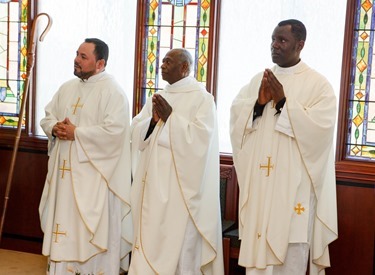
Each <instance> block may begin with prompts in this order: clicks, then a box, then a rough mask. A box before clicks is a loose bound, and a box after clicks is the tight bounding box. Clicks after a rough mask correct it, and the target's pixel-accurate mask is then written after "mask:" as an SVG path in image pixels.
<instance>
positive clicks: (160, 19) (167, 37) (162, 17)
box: [141, 0, 210, 105]
mask: <svg viewBox="0 0 375 275" xmlns="http://www.w3.org/2000/svg"><path fill="white" fill-rule="evenodd" d="M209 22H210V0H192V1H171V0H149V1H147V14H146V20H145V25H144V27H145V35H146V37H145V38H144V41H145V45H144V49H145V51H144V56H143V59H144V61H145V62H144V64H145V65H144V71H143V73H144V77H143V83H142V98H141V100H142V105H143V104H144V103H145V100H146V98H147V97H149V96H151V95H152V94H154V93H155V92H156V91H158V90H159V89H162V88H163V87H164V86H165V84H166V83H165V81H164V80H163V79H162V77H161V75H160V65H161V59H162V58H163V57H164V56H165V55H166V53H167V52H168V51H169V50H170V49H173V48H185V49H187V50H188V51H189V52H190V53H191V55H192V57H193V59H194V76H195V77H196V78H197V79H198V81H200V82H202V83H203V84H204V85H205V84H206V81H207V60H208V58H209V57H208V39H209V27H210V26H209Z"/></svg>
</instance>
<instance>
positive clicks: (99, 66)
mask: <svg viewBox="0 0 375 275" xmlns="http://www.w3.org/2000/svg"><path fill="white" fill-rule="evenodd" d="M104 67H105V61H104V59H99V60H98V61H96V69H97V70H99V71H101V70H103V69H104Z"/></svg>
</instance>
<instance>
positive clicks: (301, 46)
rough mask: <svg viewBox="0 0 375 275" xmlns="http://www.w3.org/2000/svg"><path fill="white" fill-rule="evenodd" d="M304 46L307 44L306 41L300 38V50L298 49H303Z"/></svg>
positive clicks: (298, 47)
mask: <svg viewBox="0 0 375 275" xmlns="http://www.w3.org/2000/svg"><path fill="white" fill-rule="evenodd" d="M304 46H305V41H303V40H300V41H299V42H298V46H297V50H298V51H302V49H303V47H304Z"/></svg>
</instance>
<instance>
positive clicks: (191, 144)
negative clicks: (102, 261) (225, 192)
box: [129, 77, 223, 275]
mask: <svg viewBox="0 0 375 275" xmlns="http://www.w3.org/2000/svg"><path fill="white" fill-rule="evenodd" d="M160 94H161V95H162V96H163V97H164V98H165V99H166V100H167V101H168V103H169V104H170V105H171V106H172V109H173V111H172V113H171V115H170V116H169V118H168V120H167V122H166V123H165V124H164V123H162V122H161V121H159V123H158V124H157V125H156V127H155V129H154V130H153V133H152V134H151V136H150V137H149V138H147V139H146V140H144V139H145V136H146V132H147V129H148V127H149V123H150V119H151V114H152V102H151V98H148V99H147V102H146V105H145V106H144V107H143V109H142V111H141V112H140V113H139V115H137V116H136V117H135V118H134V120H133V123H132V156H133V157H135V158H136V157H138V160H136V159H135V160H133V164H135V166H134V167H133V168H134V171H133V173H134V180H133V184H132V191H131V203H132V215H133V223H134V233H135V237H134V246H133V252H132V262H131V265H130V269H129V274H130V275H134V274H142V275H148V274H162V275H174V274H176V271H177V267H178V265H179V264H181V263H179V260H180V256H181V255H184V251H182V249H183V247H184V245H183V244H184V239H185V232H186V231H187V230H188V232H193V231H197V232H198V233H199V238H201V241H198V243H200V245H199V246H198V247H196V249H197V251H198V252H200V253H197V255H199V254H201V257H199V256H198V257H199V258H198V259H193V261H195V262H196V261H197V262H198V264H199V267H200V272H201V273H202V274H214V275H220V274H223V258H222V243H221V239H222V237H221V223H220V205H219V203H220V199H219V150H218V134H217V121H216V110H215V104H214V101H213V98H212V95H210V94H209V93H207V92H206V90H205V89H204V88H203V87H202V86H201V85H200V84H198V82H197V81H196V80H195V79H194V78H192V77H187V78H184V79H182V80H180V81H178V82H176V83H174V84H173V85H167V87H166V88H165V89H164V90H163V91H161V92H160ZM188 224H190V225H189V226H188ZM191 225H193V226H191ZM191 230H193V231H191ZM188 234H189V233H188Z"/></svg>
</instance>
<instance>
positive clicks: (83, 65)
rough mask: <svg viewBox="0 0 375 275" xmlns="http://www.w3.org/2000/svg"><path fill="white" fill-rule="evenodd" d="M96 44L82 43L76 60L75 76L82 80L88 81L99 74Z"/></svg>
mask: <svg viewBox="0 0 375 275" xmlns="http://www.w3.org/2000/svg"><path fill="white" fill-rule="evenodd" d="M94 50H95V44H93V43H86V42H85V43H82V44H81V45H80V46H79V48H78V50H77V55H76V58H75V59H74V75H75V76H77V77H79V78H81V79H88V78H89V77H90V76H93V75H94V74H97V73H98V72H99V70H98V66H97V61H96V56H95V54H94Z"/></svg>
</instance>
